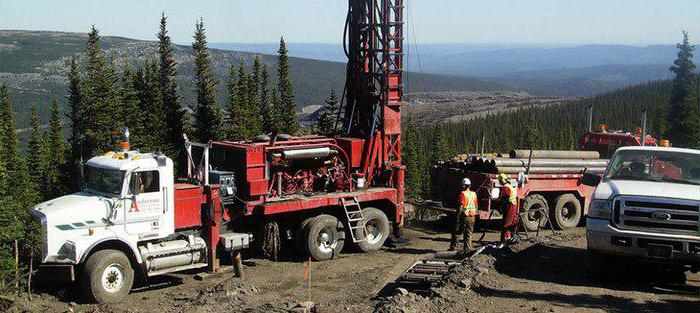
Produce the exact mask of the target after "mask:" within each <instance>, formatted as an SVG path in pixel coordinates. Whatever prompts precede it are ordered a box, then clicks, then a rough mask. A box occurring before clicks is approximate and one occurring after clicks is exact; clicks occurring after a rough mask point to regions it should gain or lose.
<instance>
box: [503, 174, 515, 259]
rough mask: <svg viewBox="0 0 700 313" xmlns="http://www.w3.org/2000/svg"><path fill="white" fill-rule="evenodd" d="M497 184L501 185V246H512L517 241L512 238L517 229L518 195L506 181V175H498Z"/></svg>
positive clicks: (508, 181) (507, 180)
mask: <svg viewBox="0 0 700 313" xmlns="http://www.w3.org/2000/svg"><path fill="white" fill-rule="evenodd" d="M498 182H499V183H500V184H501V186H502V187H501V191H500V194H499V196H498V197H499V199H500V200H501V203H503V208H504V210H503V227H502V228H501V244H503V245H505V244H514V243H516V242H517V239H516V238H515V237H514V233H515V230H516V229H517V227H518V194H517V192H516V190H515V187H514V186H513V185H512V184H511V182H510V180H509V179H508V175H506V174H503V173H501V174H499V175H498Z"/></svg>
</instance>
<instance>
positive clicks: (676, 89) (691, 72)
mask: <svg viewBox="0 0 700 313" xmlns="http://www.w3.org/2000/svg"><path fill="white" fill-rule="evenodd" d="M677 48H678V58H677V59H676V60H675V61H674V62H673V64H674V65H673V66H671V68H670V70H671V71H672V72H673V73H674V74H675V75H676V76H675V78H674V79H673V89H672V90H671V108H670V110H669V112H668V116H667V119H668V124H669V129H668V137H669V139H670V140H671V142H672V143H673V144H674V145H676V146H679V147H687V148H695V147H700V132H698V129H700V108H698V105H697V103H696V100H695V98H694V94H695V90H694V89H695V64H693V50H695V48H694V47H693V46H691V45H690V43H689V42H688V32H683V42H682V43H680V44H678V45H677Z"/></svg>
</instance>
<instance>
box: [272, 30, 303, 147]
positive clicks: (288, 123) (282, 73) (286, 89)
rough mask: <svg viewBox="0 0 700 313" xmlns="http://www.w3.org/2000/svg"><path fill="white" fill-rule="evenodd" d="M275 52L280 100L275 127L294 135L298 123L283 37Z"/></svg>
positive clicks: (277, 106) (297, 128)
mask: <svg viewBox="0 0 700 313" xmlns="http://www.w3.org/2000/svg"><path fill="white" fill-rule="evenodd" d="M277 53H278V60H277V75H278V84H279V96H280V102H279V103H277V105H276V106H275V108H276V109H277V110H278V112H277V116H278V117H279V119H280V120H279V121H278V123H279V124H278V126H277V128H278V129H279V131H280V132H282V133H287V134H290V135H294V134H296V133H297V131H298V130H299V124H298V122H297V115H296V114H297V110H296V102H295V100H294V86H293V85H292V75H291V73H290V68H289V56H288V55H287V53H288V51H287V44H286V43H285V42H284V37H282V38H280V47H279V50H277Z"/></svg>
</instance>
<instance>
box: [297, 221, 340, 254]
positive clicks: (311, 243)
mask: <svg viewBox="0 0 700 313" xmlns="http://www.w3.org/2000/svg"><path fill="white" fill-rule="evenodd" d="M303 238H304V244H305V250H306V253H307V254H308V256H310V257H311V258H312V259H314V260H315V261H320V260H330V259H332V258H334V257H335V256H336V255H338V254H339V253H340V251H341V250H343V245H345V229H344V227H343V223H341V222H340V221H338V219H337V218H335V217H334V216H331V215H325V214H324V215H319V216H316V217H314V218H313V219H311V221H310V222H309V223H308V224H306V226H305V227H304V237H303Z"/></svg>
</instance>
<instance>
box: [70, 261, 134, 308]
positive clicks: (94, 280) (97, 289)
mask: <svg viewBox="0 0 700 313" xmlns="http://www.w3.org/2000/svg"><path fill="white" fill-rule="evenodd" d="M133 284H134V269H133V268H132V267H131V262H129V258H128V257H127V256H126V255H125V254H124V252H121V251H119V250H101V251H97V252H95V253H94V254H93V255H91V256H90V257H89V258H88V260H87V262H85V266H84V268H83V271H82V275H81V277H80V287H81V291H82V293H83V295H84V296H85V297H86V298H87V299H88V300H90V301H96V302H99V303H116V302H120V301H121V300H123V299H124V298H125V297H126V296H127V295H128V294H129V291H130V290H131V286H132V285H133Z"/></svg>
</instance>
